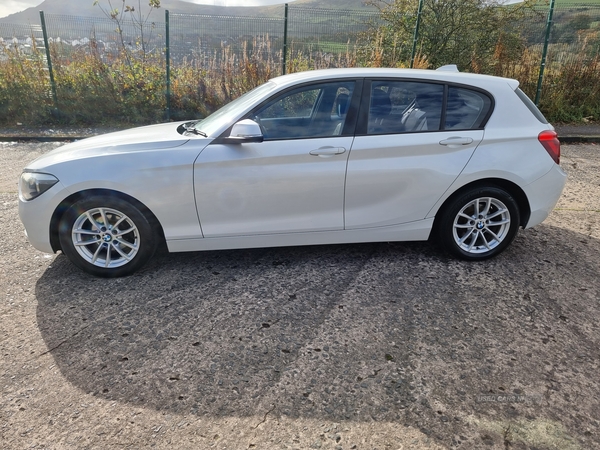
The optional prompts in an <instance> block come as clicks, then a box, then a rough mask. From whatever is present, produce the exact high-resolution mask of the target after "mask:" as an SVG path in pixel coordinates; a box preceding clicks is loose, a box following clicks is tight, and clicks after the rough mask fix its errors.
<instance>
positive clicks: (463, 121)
mask: <svg viewBox="0 0 600 450" xmlns="http://www.w3.org/2000/svg"><path fill="white" fill-rule="evenodd" d="M491 108H492V100H491V98H490V97H489V96H488V95H486V94H484V93H483V92H479V91H474V90H471V89H466V88H462V87H455V86H450V87H449V88H448V102H447V104H446V121H445V124H444V129H445V130H477V129H479V128H482V126H483V124H484V122H485V120H486V118H487V117H488V116H489V113H490V109H491Z"/></svg>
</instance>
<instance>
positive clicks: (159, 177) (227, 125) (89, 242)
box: [19, 66, 566, 277]
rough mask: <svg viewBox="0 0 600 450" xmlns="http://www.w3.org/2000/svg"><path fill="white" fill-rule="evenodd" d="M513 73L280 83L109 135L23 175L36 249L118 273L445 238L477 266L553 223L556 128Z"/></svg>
mask: <svg viewBox="0 0 600 450" xmlns="http://www.w3.org/2000/svg"><path fill="white" fill-rule="evenodd" d="M518 84H519V83H518V82H517V81H516V80H511V79H506V78H498V77H491V76H484V75H474V74H468V73H459V72H458V71H457V70H456V69H455V67H452V66H447V67H443V68H441V69H438V70H437V71H432V70H411V69H332V70H321V71H310V72H303V73H296V74H291V75H285V76H281V77H278V78H274V79H272V80H271V81H269V82H267V83H265V84H263V85H262V86H259V87H257V88H256V89H254V90H252V91H251V92H248V93H247V94H245V95H243V96H242V97H240V98H238V99H237V100H235V101H233V102H231V103H229V104H228V105H226V106H225V107H223V108H222V109H220V110H218V111H217V112H215V113H214V114H212V115H211V116H209V117H207V118H206V119H204V120H200V121H194V122H180V123H167V124H162V125H153V126H147V127H141V128H135V129H132V130H127V131H121V132H117V133H111V134H107V135H103V136H97V137H93V138H89V139H85V140H82V141H79V142H75V143H71V144H68V145H65V146H63V147H60V148H58V149H56V150H54V151H51V152H49V153H47V154H45V155H44V156H42V157H40V158H38V159H37V160H35V161H34V162H32V163H31V164H29V165H28V166H27V167H26V168H25V169H24V171H23V174H22V175H21V179H20V189H19V197H20V203H19V213H20V217H21V220H22V221H23V224H24V225H25V229H26V232H27V236H28V238H29V241H30V242H31V243H32V244H33V246H34V247H36V248H37V249H39V250H41V251H43V252H48V253H53V252H57V251H59V250H61V251H62V252H63V253H64V254H65V255H67V257H68V258H69V259H70V260H71V261H72V262H73V263H74V264H75V265H76V266H78V267H80V268H81V269H83V270H85V271H87V272H89V273H92V274H94V275H99V276H106V277H115V276H123V275H128V274H131V273H132V272H134V271H135V270H137V269H139V268H140V267H141V266H142V265H143V264H144V263H145V262H146V261H147V260H148V259H149V258H150V257H151V256H152V255H153V253H154V252H155V249H156V248H157V246H158V245H159V244H160V243H161V242H165V243H166V246H167V247H168V249H169V251H171V252H185V251H195V250H217V249H233V248H251V247H275V246H294V245H313V244H334V243H354V242H377V241H407V240H427V239H429V238H436V239H437V240H438V241H439V243H440V244H441V245H442V247H444V248H445V249H446V250H447V251H449V252H451V253H453V254H454V255H456V256H458V257H460V258H464V259H470V260H480V259H484V258H489V257H491V256H494V255H497V254H498V253H500V252H501V251H503V250H504V249H505V248H506V247H507V246H508V245H509V244H510V243H511V241H512V240H513V238H514V237H515V235H516V233H517V231H518V228H519V227H523V228H529V227H532V226H534V225H537V224H539V223H540V222H542V221H543V220H544V219H545V218H546V217H547V216H548V214H549V212H550V211H551V210H552V208H553V207H554V205H555V204H556V202H557V201H558V198H559V197H560V194H561V192H562V189H563V187H564V184H565V181H566V175H565V173H564V172H563V171H562V170H561V168H560V167H559V165H558V164H559V158H560V143H559V141H558V139H557V135H556V133H555V132H554V128H553V127H552V126H551V125H550V124H548V122H547V121H546V120H545V119H544V117H543V116H542V114H541V113H540V112H539V110H538V109H537V108H536V107H535V105H534V104H533V103H532V102H531V100H529V99H528V98H527V96H526V95H525V94H523V92H521V90H520V89H518Z"/></svg>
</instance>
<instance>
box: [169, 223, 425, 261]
mask: <svg viewBox="0 0 600 450" xmlns="http://www.w3.org/2000/svg"><path fill="white" fill-rule="evenodd" d="M433 220H434V219H433V218H429V219H424V220H419V221H416V222H409V223H404V224H401V225H394V226H388V227H377V228H361V229H358V230H340V231H319V232H311V233H282V234H269V235H252V236H233V237H231V236H227V237H208V238H200V239H176V240H168V241H167V247H168V249H169V251H170V252H173V253H175V252H191V251H203V250H231V249H242V248H264V247H293V246H301V245H323V244H356V243H359V242H393V241H426V240H427V239H429V234H430V233H431V228H432V227H433Z"/></svg>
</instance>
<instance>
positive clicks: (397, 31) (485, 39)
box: [369, 0, 532, 72]
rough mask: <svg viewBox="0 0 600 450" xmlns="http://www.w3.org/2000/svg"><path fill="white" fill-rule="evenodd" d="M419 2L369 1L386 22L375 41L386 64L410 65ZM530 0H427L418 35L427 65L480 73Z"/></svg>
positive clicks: (374, 34)
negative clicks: (513, 0) (508, 1)
mask: <svg viewBox="0 0 600 450" xmlns="http://www.w3.org/2000/svg"><path fill="white" fill-rule="evenodd" d="M418 2H419V0H370V2H369V3H370V4H372V5H374V6H376V7H377V8H378V9H379V11H380V14H381V19H382V22H383V23H382V24H381V25H379V26H376V27H375V28H373V29H372V30H371V38H372V39H374V40H375V41H376V42H380V45H381V46H382V49H381V53H382V55H383V56H382V58H381V63H382V64H383V65H388V66H399V65H404V66H406V65H407V63H408V61H410V53H411V50H412V41H413V34H414V29H415V23H416V12H417V8H418ZM531 4H532V3H531V0H526V2H525V3H522V4H520V5H516V6H500V5H499V4H498V3H495V0H424V3H423V10H422V14H421V24H420V28H419V35H418V46H417V53H418V56H419V60H420V61H422V62H425V64H426V65H427V66H428V67H434V68H435V67H439V66H441V65H444V64H457V65H458V67H459V69H461V70H472V71H475V72H481V71H483V70H484V68H487V67H488V66H489V65H491V64H492V60H493V55H494V53H495V52H496V46H497V44H498V43H499V42H511V43H512V44H511V45H514V44H515V42H517V43H518V42H519V40H518V39H517V40H515V39H506V38H507V37H508V35H509V34H510V33H511V31H510V27H509V24H510V22H511V21H513V20H515V19H516V18H517V17H520V16H521V15H522V13H523V11H524V10H525V9H527V8H530V7H531Z"/></svg>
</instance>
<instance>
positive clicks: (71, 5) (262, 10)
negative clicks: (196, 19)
mask: <svg viewBox="0 0 600 450" xmlns="http://www.w3.org/2000/svg"><path fill="white" fill-rule="evenodd" d="M100 3H101V4H102V5H107V2H106V0H100ZM113 3H115V2H113ZM116 3H120V2H116ZM127 3H128V4H131V5H132V6H133V5H136V4H137V1H136V0H131V2H127ZM142 4H143V5H147V4H148V3H147V1H145V0H144V1H142ZM290 6H296V7H297V6H301V7H309V8H324V7H326V8H335V9H370V8H369V7H366V6H364V4H363V0H329V1H328V2H327V3H324V2H323V1H322V0H296V1H295V2H293V3H290ZM105 9H108V6H106V7H105ZM167 9H168V10H169V11H170V12H172V13H179V14H208V15H235V16H281V15H282V14H283V5H277V6H263V7H248V8H245V7H223V6H210V5H196V4H193V3H187V2H183V1H179V0H162V1H161V7H160V9H158V10H154V11H153V13H152V16H151V20H155V21H162V20H163V18H164V11H165V10H167ZM145 10H146V11H147V6H146V8H145ZM40 11H44V13H45V14H61V15H70V16H81V17H105V16H104V14H103V13H102V10H101V9H100V8H99V7H98V6H94V5H93V0H44V2H43V3H42V4H40V5H38V6H36V7H33V8H28V9H26V10H25V11H21V12H19V13H15V14H11V15H9V16H7V17H3V18H0V22H4V23H13V24H17V23H23V24H28V23H39V20H40V14H39V12H40Z"/></svg>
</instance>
